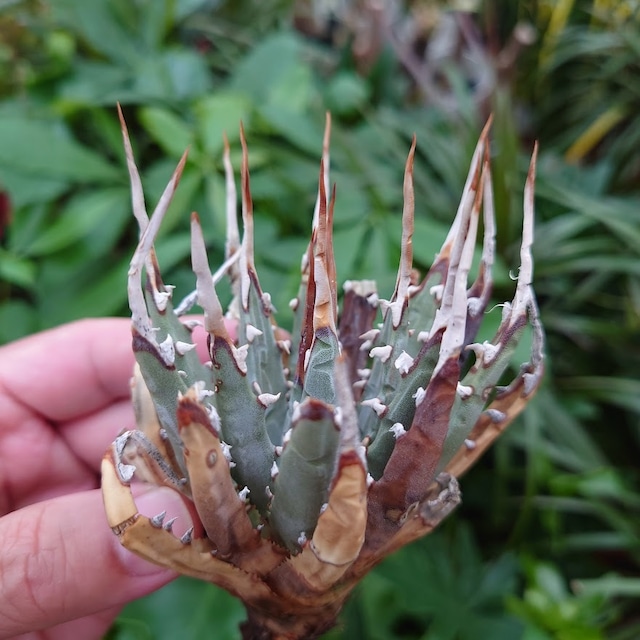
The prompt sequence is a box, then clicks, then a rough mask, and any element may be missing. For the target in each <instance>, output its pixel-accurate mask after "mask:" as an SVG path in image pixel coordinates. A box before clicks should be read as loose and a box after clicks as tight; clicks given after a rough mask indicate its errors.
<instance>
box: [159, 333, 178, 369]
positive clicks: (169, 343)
mask: <svg viewBox="0 0 640 640" xmlns="http://www.w3.org/2000/svg"><path fill="white" fill-rule="evenodd" d="M158 350H159V351H160V356H161V357H162V359H163V360H164V362H165V364H168V365H169V366H171V365H172V364H174V363H175V361H176V350H175V347H174V346H173V338H172V337H171V336H167V337H166V338H165V339H164V340H163V341H162V342H161V343H160V344H158Z"/></svg>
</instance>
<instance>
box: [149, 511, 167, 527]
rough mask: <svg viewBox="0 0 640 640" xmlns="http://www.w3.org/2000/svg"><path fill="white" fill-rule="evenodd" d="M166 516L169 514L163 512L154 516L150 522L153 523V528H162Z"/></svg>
mask: <svg viewBox="0 0 640 640" xmlns="http://www.w3.org/2000/svg"><path fill="white" fill-rule="evenodd" d="M166 515H167V512H166V511H162V512H160V513H159V514H158V515H156V516H153V518H149V522H150V523H151V526H152V527H155V528H156V529H160V528H162V523H163V522H164V517H165V516H166Z"/></svg>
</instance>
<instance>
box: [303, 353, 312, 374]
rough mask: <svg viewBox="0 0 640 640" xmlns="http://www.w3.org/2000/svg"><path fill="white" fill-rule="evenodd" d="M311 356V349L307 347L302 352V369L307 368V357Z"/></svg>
mask: <svg viewBox="0 0 640 640" xmlns="http://www.w3.org/2000/svg"><path fill="white" fill-rule="evenodd" d="M310 358H311V349H307V350H306V351H305V352H304V370H305V371H306V370H307V367H308V366H309V359H310Z"/></svg>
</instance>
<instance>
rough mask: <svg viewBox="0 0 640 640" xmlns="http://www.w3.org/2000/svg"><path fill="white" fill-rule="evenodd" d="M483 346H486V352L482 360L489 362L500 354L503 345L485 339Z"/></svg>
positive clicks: (485, 362)
mask: <svg viewBox="0 0 640 640" xmlns="http://www.w3.org/2000/svg"><path fill="white" fill-rule="evenodd" d="M482 346H483V347H484V354H483V356H482V360H483V362H484V364H489V363H490V362H491V361H492V360H493V359H494V358H495V357H496V356H497V355H498V352H499V351H500V347H501V345H500V344H491V343H490V342H489V341H488V340H485V341H484V342H483V343H482Z"/></svg>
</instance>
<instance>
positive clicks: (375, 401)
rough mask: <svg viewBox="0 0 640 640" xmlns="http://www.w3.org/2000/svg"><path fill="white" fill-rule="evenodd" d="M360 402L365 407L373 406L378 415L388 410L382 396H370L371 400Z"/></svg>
mask: <svg viewBox="0 0 640 640" xmlns="http://www.w3.org/2000/svg"><path fill="white" fill-rule="evenodd" d="M360 404H361V405H362V406H363V407H371V408H372V409H373V410H374V411H375V412H376V414H377V415H378V416H381V415H382V414H383V413H384V412H385V411H386V410H387V405H386V404H382V402H381V401H380V398H370V399H369V400H363V401H362V402H361V403H360Z"/></svg>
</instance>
